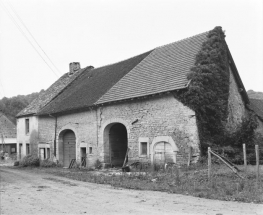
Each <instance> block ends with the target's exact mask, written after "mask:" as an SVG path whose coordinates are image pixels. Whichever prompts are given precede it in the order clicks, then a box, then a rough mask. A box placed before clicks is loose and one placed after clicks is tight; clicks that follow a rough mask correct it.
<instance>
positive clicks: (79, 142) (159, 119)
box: [39, 94, 199, 166]
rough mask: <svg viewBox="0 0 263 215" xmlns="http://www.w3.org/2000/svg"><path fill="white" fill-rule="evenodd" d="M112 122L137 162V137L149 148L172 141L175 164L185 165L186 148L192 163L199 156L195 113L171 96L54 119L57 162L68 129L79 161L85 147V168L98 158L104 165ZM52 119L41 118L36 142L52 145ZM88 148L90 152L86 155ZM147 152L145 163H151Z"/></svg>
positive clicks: (133, 101) (123, 103)
mask: <svg viewBox="0 0 263 215" xmlns="http://www.w3.org/2000/svg"><path fill="white" fill-rule="evenodd" d="M112 123H122V124H123V125H124V126H125V127H126V130H127V134H128V147H129V148H130V149H131V150H130V152H129V159H130V160H132V159H134V160H138V159H140V156H139V138H144V139H145V138H146V139H148V144H149V146H148V149H149V150H150V149H151V144H152V142H153V139H154V138H156V137H160V138H161V137H169V138H172V140H173V142H174V143H175V145H176V147H177V148H178V150H179V151H177V152H176V162H177V163H186V161H187V156H188V151H189V147H192V152H193V153H192V155H193V161H195V160H196V159H197V158H198V156H199V137H198V130H197V125H196V117H195V112H194V111H193V110H191V109H190V108H188V107H186V106H184V105H183V104H182V103H180V102H179V101H178V100H176V99H175V98H174V97H173V96H172V95H171V94H166V95H161V96H155V97H151V98H145V99H136V100H132V101H125V102H119V103H114V104H109V105H105V106H100V107H96V108H94V109H90V110H86V111H82V112H78V113H72V114H67V115H63V116H59V117H58V118H57V137H56V140H57V159H58V160H61V156H62V155H61V153H62V152H61V148H60V146H59V145H60V144H62V136H63V131H65V130H67V129H70V130H72V131H74V133H75V135H76V147H77V150H76V157H77V160H78V161H80V148H81V147H86V149H87V150H86V151H87V161H88V165H91V166H92V165H93V164H94V163H95V162H96V160H97V159H99V160H100V161H102V162H107V157H108V156H109V152H108V150H107V148H108V146H106V145H105V144H107V143H105V140H104V132H105V128H106V127H107V126H108V125H110V124H112ZM54 128H55V119H54V118H52V117H40V119H39V142H46V143H49V144H51V147H50V148H51V153H52V152H53V151H54V150H53V140H54V134H55V130H54ZM89 147H92V153H91V154H89V153H88V152H89ZM151 153H152V151H149V154H148V156H147V157H146V159H147V160H149V161H150V160H151Z"/></svg>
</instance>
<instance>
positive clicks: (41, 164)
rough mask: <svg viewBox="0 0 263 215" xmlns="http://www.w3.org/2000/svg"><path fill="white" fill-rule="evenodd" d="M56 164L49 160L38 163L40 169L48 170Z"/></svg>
mask: <svg viewBox="0 0 263 215" xmlns="http://www.w3.org/2000/svg"><path fill="white" fill-rule="evenodd" d="M56 166H57V164H56V163H55V162H53V161H51V160H49V159H45V160H43V161H40V167H44V168H49V167H56Z"/></svg>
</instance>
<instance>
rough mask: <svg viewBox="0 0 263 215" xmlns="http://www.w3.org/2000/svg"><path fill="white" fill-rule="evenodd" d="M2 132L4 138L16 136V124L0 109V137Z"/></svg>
mask: <svg viewBox="0 0 263 215" xmlns="http://www.w3.org/2000/svg"><path fill="white" fill-rule="evenodd" d="M2 134H3V135H4V138H16V126H15V124H14V123H13V122H11V121H10V120H9V119H8V118H7V117H6V116H5V115H4V113H3V112H1V111H0V139H1V136H2Z"/></svg>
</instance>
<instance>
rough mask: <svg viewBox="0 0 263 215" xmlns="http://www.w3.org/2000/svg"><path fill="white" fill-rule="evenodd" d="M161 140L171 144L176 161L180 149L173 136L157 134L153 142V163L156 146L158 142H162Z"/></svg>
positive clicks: (174, 160)
mask: <svg viewBox="0 0 263 215" xmlns="http://www.w3.org/2000/svg"><path fill="white" fill-rule="evenodd" d="M160 142H166V143H169V144H170V145H171V147H172V150H173V162H174V163H176V155H177V152H178V151H179V149H178V147H177V145H176V144H175V142H174V140H173V138H172V137H171V136H157V137H154V138H153V141H152V144H151V163H153V162H154V147H155V145H156V144H157V143H160Z"/></svg>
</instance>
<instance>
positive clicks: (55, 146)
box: [49, 114, 58, 158]
mask: <svg viewBox="0 0 263 215" xmlns="http://www.w3.org/2000/svg"><path fill="white" fill-rule="evenodd" d="M49 116H50V117H53V118H55V137H54V156H55V157H56V158H57V125H58V118H57V117H56V116H52V115H51V114H49Z"/></svg>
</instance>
